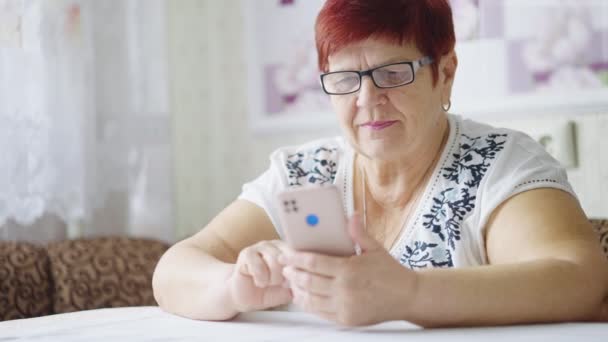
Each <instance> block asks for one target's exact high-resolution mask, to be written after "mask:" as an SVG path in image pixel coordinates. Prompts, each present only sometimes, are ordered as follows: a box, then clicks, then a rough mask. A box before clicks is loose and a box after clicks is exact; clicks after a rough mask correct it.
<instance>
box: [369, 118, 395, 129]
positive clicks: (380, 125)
mask: <svg viewBox="0 0 608 342" xmlns="http://www.w3.org/2000/svg"><path fill="white" fill-rule="evenodd" d="M396 122H397V120H393V121H371V122H368V123H365V124H363V126H364V127H369V128H371V129H373V130H375V131H379V130H382V129H385V128H387V127H389V126H392V125H393V124H394V123H396Z"/></svg>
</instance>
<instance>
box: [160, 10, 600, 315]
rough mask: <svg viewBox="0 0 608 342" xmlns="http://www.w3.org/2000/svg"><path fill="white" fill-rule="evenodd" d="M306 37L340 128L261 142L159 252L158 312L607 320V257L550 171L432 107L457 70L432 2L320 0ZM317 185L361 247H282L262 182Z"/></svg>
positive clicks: (511, 144) (533, 150)
mask: <svg viewBox="0 0 608 342" xmlns="http://www.w3.org/2000/svg"><path fill="white" fill-rule="evenodd" d="M316 42H317V50H318V56H319V67H320V69H321V71H322V72H323V74H322V75H321V81H322V85H323V89H324V91H325V92H326V93H327V94H328V95H329V97H330V99H331V103H332V105H333V108H334V110H335V112H336V115H337V116H338V119H339V122H340V126H341V129H342V131H343V137H338V138H329V139H323V140H317V141H313V142H310V143H308V144H305V145H303V146H299V147H285V148H280V149H278V150H276V151H275V152H274V153H273V154H272V155H271V157H270V160H271V163H270V167H269V169H268V170H267V171H266V172H265V173H263V174H262V175H261V176H260V177H259V178H257V179H256V180H254V181H252V182H251V183H248V184H245V186H244V187H243V192H242V194H241V195H240V196H239V198H238V199H237V200H236V201H235V202H234V203H232V204H230V205H229V206H228V207H227V208H226V209H224V210H223V211H222V212H221V213H220V214H219V215H218V216H217V217H216V218H215V219H213V220H212V221H211V222H210V223H209V224H208V225H207V226H206V227H205V228H204V229H203V230H202V231H200V232H199V233H198V234H196V235H195V236H193V237H191V238H188V239H186V240H184V241H181V242H179V243H178V244H176V245H175V246H173V247H172V248H171V249H170V250H169V251H167V253H166V254H165V255H164V256H163V258H162V259H161V261H160V262H159V264H158V266H157V269H156V271H155V274H154V281H153V286H154V293H155V296H156V299H157V300H158V302H159V304H160V306H161V307H162V308H163V309H165V310H167V311H170V312H173V313H175V314H178V315H182V316H186V317H191V318H195V319H204V320H224V319H230V318H232V317H234V316H235V315H237V314H238V313H240V312H246V311H252V310H263V309H268V308H272V307H276V306H279V305H283V304H288V303H292V302H293V303H295V304H296V305H297V306H298V307H300V308H301V309H303V310H305V311H307V312H310V313H313V314H316V315H318V316H320V317H323V318H326V319H328V320H332V321H335V322H338V323H341V324H345V325H365V324H372V323H377V322H382V321H388V320H407V321H410V322H413V323H416V324H419V325H422V326H454V325H498V324H514V323H525V322H552V321H573V320H599V319H605V318H606V317H607V315H606V313H607V310H606V303H605V298H606V296H607V293H608V291H607V289H608V263H607V262H606V260H605V257H604V256H603V255H602V253H601V250H600V248H599V242H598V239H597V237H596V236H595V235H594V232H593V231H592V229H591V227H590V225H589V223H588V221H587V218H586V217H585V214H584V212H583V210H581V207H580V205H579V202H578V200H577V197H576V195H575V194H574V192H573V190H572V188H571V186H570V185H569V183H568V180H567V177H566V173H565V172H564V170H563V169H562V168H561V167H560V165H559V164H558V163H557V162H556V161H555V160H554V159H553V158H551V157H550V156H549V155H548V154H547V153H546V152H545V151H544V150H543V148H542V147H541V146H540V145H539V144H537V143H536V142H535V141H533V140H532V139H530V138H529V137H527V136H526V135H524V134H522V133H519V132H515V131H512V130H506V129H498V128H493V127H490V126H487V125H483V124H480V123H476V122H473V121H470V120H464V119H462V118H460V117H458V116H456V115H451V114H448V113H447V111H448V110H449V108H450V96H451V93H452V84H453V82H454V76H455V73H456V68H457V64H458V61H457V58H456V54H455V52H454V44H455V39H454V28H453V23H452V14H451V10H450V7H449V4H448V2H447V0H416V1H411V0H410V1H407V0H384V1H370V0H328V1H327V2H326V3H325V5H324V7H323V9H322V10H321V12H320V13H319V16H318V18H317V22H316ZM324 183H333V184H335V185H336V186H337V187H339V188H340V189H341V190H342V193H343V194H344V198H343V200H344V205H345V208H346V214H347V215H348V216H349V217H350V218H351V219H350V221H349V227H348V229H349V233H350V235H351V237H352V239H353V241H354V242H356V243H357V244H359V246H360V247H361V249H362V253H361V254H359V255H355V256H350V257H335V256H328V255H321V254H315V253H308V252H303V251H294V250H292V249H291V248H290V247H288V246H287V245H286V244H285V243H283V242H282V241H281V240H280V236H281V235H282V229H284V227H283V228H282V227H281V226H280V225H279V222H278V219H277V211H276V209H275V208H274V207H273V205H272V203H273V202H274V199H275V197H276V195H277V193H279V192H280V191H282V190H285V189H286V188H288V187H295V186H303V185H307V184H324ZM355 213H360V214H355ZM337 214H341V213H337Z"/></svg>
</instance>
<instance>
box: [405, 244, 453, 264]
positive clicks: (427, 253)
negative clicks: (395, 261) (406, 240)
mask: <svg viewBox="0 0 608 342" xmlns="http://www.w3.org/2000/svg"><path fill="white" fill-rule="evenodd" d="M437 247H438V246H437V244H436V243H427V242H422V241H415V242H414V247H413V248H411V247H410V246H406V247H405V253H403V255H402V256H401V258H400V259H399V261H400V262H401V264H402V265H406V266H408V267H409V268H412V269H414V268H427V266H432V267H453V266H454V263H453V261H452V253H451V252H450V250H447V249H446V250H445V252H444V255H443V258H442V255H436V254H437V253H436V252H437V251H439V249H438V248H437ZM438 260H440V261H438Z"/></svg>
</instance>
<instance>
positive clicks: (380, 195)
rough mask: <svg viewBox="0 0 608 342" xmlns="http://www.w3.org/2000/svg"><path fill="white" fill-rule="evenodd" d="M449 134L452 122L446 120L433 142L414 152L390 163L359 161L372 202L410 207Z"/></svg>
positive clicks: (361, 159)
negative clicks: (408, 205) (410, 202)
mask: <svg viewBox="0 0 608 342" xmlns="http://www.w3.org/2000/svg"><path fill="white" fill-rule="evenodd" d="M448 135H449V123H448V119H447V117H445V118H444V119H442V120H441V121H440V122H439V123H438V125H437V126H436V129H435V131H434V132H432V133H431V134H430V135H429V138H431V137H432V138H431V139H429V140H430V143H428V144H423V145H422V146H423V147H422V148H421V149H417V150H416V151H415V153H412V154H410V155H406V156H403V157H402V158H400V159H398V160H390V161H386V160H370V159H368V158H365V157H363V156H361V158H357V159H358V164H359V168H360V170H361V172H363V173H364V175H362V176H363V177H365V183H366V187H367V191H368V193H369V195H370V198H369V199H370V200H373V201H374V202H376V203H377V204H378V205H379V206H381V207H383V208H386V209H389V208H404V207H405V206H407V204H408V203H409V201H410V200H411V199H412V197H413V195H414V194H415V193H416V192H417V191H419V190H420V189H419V188H421V187H423V186H424V184H426V182H425V180H426V179H427V177H429V176H430V174H431V173H432V172H433V169H434V166H435V164H436V163H437V161H438V160H439V156H440V155H441V153H442V151H443V146H444V145H445V143H446V141H447V136H448Z"/></svg>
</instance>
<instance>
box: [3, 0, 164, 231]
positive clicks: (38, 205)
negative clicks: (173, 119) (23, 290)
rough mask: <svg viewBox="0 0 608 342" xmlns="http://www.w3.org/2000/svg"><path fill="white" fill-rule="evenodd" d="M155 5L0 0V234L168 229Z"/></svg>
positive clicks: (159, 20)
mask: <svg viewBox="0 0 608 342" xmlns="http://www.w3.org/2000/svg"><path fill="white" fill-rule="evenodd" d="M164 6H165V4H164V1H162V0H152V1H150V0H109V1H108V0H105V1H86V0H81V1H77V0H53V1H47V0H0V239H8V240H13V239H19V240H33V241H45V240H55V239H62V238H66V237H79V236H93V235H107V234H128V235H132V236H142V237H151V238H157V239H161V240H166V241H171V240H172V239H173V219H172V204H171V203H172V198H173V189H172V171H171V165H172V158H171V137H170V127H171V125H170V115H169V104H168V77H167V70H166V68H167V63H166V41H165V40H166V29H165V8H164Z"/></svg>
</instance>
